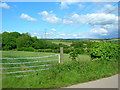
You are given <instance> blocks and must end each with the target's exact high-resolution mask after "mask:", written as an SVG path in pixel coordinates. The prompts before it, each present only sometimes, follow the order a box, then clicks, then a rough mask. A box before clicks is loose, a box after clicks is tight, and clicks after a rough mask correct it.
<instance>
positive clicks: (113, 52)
mask: <svg viewBox="0 0 120 90" xmlns="http://www.w3.org/2000/svg"><path fill="white" fill-rule="evenodd" d="M90 55H91V57H92V58H94V59H95V58H98V59H99V60H102V61H105V62H106V61H110V60H111V59H112V58H117V57H118V45H117V44H111V43H97V44H95V45H94V47H93V48H92V50H91V52H90Z"/></svg>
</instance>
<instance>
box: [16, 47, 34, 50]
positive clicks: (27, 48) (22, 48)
mask: <svg viewBox="0 0 120 90" xmlns="http://www.w3.org/2000/svg"><path fill="white" fill-rule="evenodd" d="M17 50H18V51H35V49H34V48H32V47H21V48H17Z"/></svg>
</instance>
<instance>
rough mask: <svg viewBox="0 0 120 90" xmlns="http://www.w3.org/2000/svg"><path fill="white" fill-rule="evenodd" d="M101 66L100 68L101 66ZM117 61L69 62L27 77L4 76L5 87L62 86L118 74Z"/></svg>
mask: <svg viewBox="0 0 120 90" xmlns="http://www.w3.org/2000/svg"><path fill="white" fill-rule="evenodd" d="M99 67H100V68H99ZM117 70H118V66H117V62H111V63H109V64H107V65H105V64H101V63H97V62H89V63H83V62H68V63H65V64H58V65H55V66H53V67H51V68H50V70H47V71H39V72H33V73H32V74H33V75H32V76H27V77H19V78H18V77H17V78H15V77H12V78H11V77H4V76H3V88H28V87H29V88H60V87H66V86H70V85H73V84H77V83H83V82H88V81H93V80H97V79H100V78H104V77H108V76H112V75H114V74H117ZM23 83H24V84H23Z"/></svg>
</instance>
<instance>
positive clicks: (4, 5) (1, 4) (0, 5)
mask: <svg viewBox="0 0 120 90" xmlns="http://www.w3.org/2000/svg"><path fill="white" fill-rule="evenodd" d="M0 7H2V8H6V9H9V8H10V6H9V5H8V4H7V3H0Z"/></svg>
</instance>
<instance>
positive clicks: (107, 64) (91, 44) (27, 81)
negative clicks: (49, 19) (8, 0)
mask: <svg viewBox="0 0 120 90" xmlns="http://www.w3.org/2000/svg"><path fill="white" fill-rule="evenodd" d="M2 38H3V39H2V42H3V43H2V47H3V51H1V52H0V53H2V57H4V58H6V57H7V58H18V57H42V56H48V55H54V54H58V53H59V48H60V47H63V48H64V63H63V64H59V63H58V62H52V63H54V64H55V65H53V66H50V67H49V68H50V69H49V70H45V71H34V72H30V73H28V72H27V74H28V75H30V76H27V77H8V75H3V88H60V87H65V86H69V85H73V84H77V83H83V82H88V81H92V80H97V79H100V78H104V77H108V76H112V75H115V74H117V73H118V62H119V60H120V56H119V52H120V51H119V50H120V45H119V41H118V40H116V39H115V40H114V39H112V40H109V39H100V40H98V39H95V40H45V39H37V37H31V36H30V35H29V34H28V33H23V34H20V33H18V32H11V33H8V32H3V33H2ZM55 58H58V57H51V58H47V59H55ZM47 59H46V60H47ZM36 60H37V59H36ZM39 60H44V59H39ZM23 61H25V60H23ZM28 61H29V60H28ZM31 61H34V59H33V60H31ZM2 62H3V63H6V62H7V63H8V62H22V60H12V61H11V60H2ZM46 64H49V63H46ZM34 65H39V63H37V64H34ZM28 66H29V65H28ZM3 67H9V66H7V65H3ZM31 69H32V70H35V69H40V68H39V67H37V68H31ZM16 70H19V69H16ZM10 71H11V70H8V71H5V72H10ZM11 75H13V74H11ZM23 75H25V73H24V74H23Z"/></svg>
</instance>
